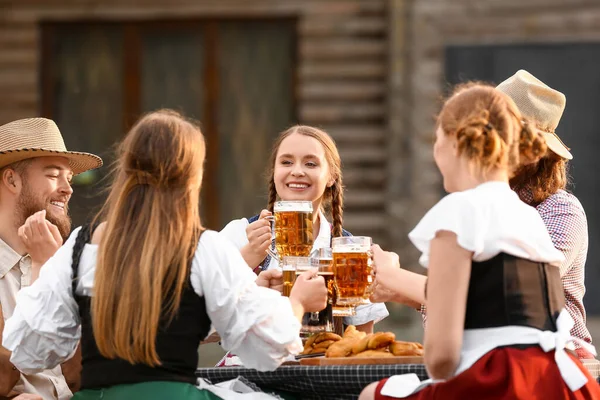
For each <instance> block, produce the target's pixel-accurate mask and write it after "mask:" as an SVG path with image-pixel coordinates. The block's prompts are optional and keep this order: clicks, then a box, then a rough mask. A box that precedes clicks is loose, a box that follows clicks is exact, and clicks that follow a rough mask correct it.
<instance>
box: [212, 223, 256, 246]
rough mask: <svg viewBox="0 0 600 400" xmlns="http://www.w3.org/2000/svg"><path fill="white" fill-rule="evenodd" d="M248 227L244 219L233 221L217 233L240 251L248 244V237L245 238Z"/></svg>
mask: <svg viewBox="0 0 600 400" xmlns="http://www.w3.org/2000/svg"><path fill="white" fill-rule="evenodd" d="M248 225H249V224H248V220H247V219H246V218H241V219H234V220H233V221H231V222H230V223H228V224H227V225H225V227H224V228H223V229H222V230H221V232H219V233H220V234H221V235H222V236H224V237H226V238H227V239H229V241H230V242H231V243H233V245H234V246H235V247H237V248H238V249H241V248H242V247H244V246H245V245H247V244H248V236H246V228H247V227H248Z"/></svg>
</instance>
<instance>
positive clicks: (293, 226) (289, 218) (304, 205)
mask: <svg viewBox="0 0 600 400" xmlns="http://www.w3.org/2000/svg"><path fill="white" fill-rule="evenodd" d="M312 217H313V212H312V203H311V202H310V201H279V202H277V203H275V207H274V220H275V228H274V230H275V248H276V250H277V254H278V255H279V257H285V256H297V257H307V256H308V255H309V254H310V251H311V249H312V245H313V219H312Z"/></svg>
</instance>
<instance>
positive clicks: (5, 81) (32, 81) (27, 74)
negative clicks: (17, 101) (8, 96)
mask: <svg viewBox="0 0 600 400" xmlns="http://www.w3.org/2000/svg"><path fill="white" fill-rule="evenodd" d="M35 85H37V76H36V74H35V73H32V71H30V70H24V71H21V70H18V69H15V68H12V67H11V68H10V69H5V68H3V71H2V73H1V74H0V87H2V88H15V89H16V88H19V87H21V86H24V87H32V86H35Z"/></svg>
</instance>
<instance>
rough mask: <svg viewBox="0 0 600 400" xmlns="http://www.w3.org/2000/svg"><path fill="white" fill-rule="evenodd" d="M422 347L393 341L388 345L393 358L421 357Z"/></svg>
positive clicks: (417, 344) (411, 343) (416, 344)
mask: <svg viewBox="0 0 600 400" xmlns="http://www.w3.org/2000/svg"><path fill="white" fill-rule="evenodd" d="M422 347H423V346H421V344H419V343H413V342H402V341H398V340H397V341H394V342H392V343H391V344H390V352H392V354H393V355H395V356H422V355H423V349H422Z"/></svg>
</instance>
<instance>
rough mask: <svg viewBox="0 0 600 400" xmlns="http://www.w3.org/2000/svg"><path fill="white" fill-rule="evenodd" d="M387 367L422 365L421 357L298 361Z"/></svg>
mask: <svg viewBox="0 0 600 400" xmlns="http://www.w3.org/2000/svg"><path fill="white" fill-rule="evenodd" d="M382 364H385V365H389V364H423V357H422V356H420V357H410V356H400V357H377V358H366V357H365V358H361V357H330V358H328V357H314V358H303V359H301V360H300V365H317V366H322V365H382Z"/></svg>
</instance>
